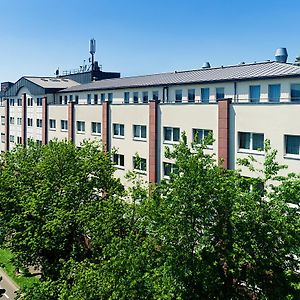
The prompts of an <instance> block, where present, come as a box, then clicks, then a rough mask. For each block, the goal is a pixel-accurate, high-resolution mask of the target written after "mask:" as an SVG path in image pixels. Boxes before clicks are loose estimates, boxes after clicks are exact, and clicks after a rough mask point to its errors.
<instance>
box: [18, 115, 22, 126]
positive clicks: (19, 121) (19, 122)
mask: <svg viewBox="0 0 300 300" xmlns="http://www.w3.org/2000/svg"><path fill="white" fill-rule="evenodd" d="M17 125H19V126H21V125H22V118H20V117H18V118H17Z"/></svg>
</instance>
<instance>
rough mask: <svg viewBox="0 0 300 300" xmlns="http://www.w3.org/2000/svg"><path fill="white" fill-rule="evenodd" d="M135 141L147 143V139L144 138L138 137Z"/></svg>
mask: <svg viewBox="0 0 300 300" xmlns="http://www.w3.org/2000/svg"><path fill="white" fill-rule="evenodd" d="M133 140H134V141H137V142H147V139H144V138H138V137H134V138H133Z"/></svg>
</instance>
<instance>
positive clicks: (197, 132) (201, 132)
mask: <svg viewBox="0 0 300 300" xmlns="http://www.w3.org/2000/svg"><path fill="white" fill-rule="evenodd" d="M212 133H213V131H212V130H210V129H198V128H193V141H194V142H195V143H197V144H200V143H201V141H202V140H203V139H204V138H205V137H207V136H208V135H209V134H211V135H212ZM208 146H212V143H210V144H208Z"/></svg>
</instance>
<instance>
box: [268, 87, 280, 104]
mask: <svg viewBox="0 0 300 300" xmlns="http://www.w3.org/2000/svg"><path fill="white" fill-rule="evenodd" d="M268 94H269V101H270V102H279V101H280V84H269V91H268Z"/></svg>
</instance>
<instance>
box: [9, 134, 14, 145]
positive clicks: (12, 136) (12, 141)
mask: <svg viewBox="0 0 300 300" xmlns="http://www.w3.org/2000/svg"><path fill="white" fill-rule="evenodd" d="M9 141H10V142H11V143H14V142H15V136H14V135H10V136H9Z"/></svg>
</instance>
